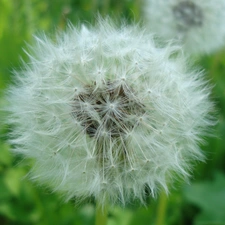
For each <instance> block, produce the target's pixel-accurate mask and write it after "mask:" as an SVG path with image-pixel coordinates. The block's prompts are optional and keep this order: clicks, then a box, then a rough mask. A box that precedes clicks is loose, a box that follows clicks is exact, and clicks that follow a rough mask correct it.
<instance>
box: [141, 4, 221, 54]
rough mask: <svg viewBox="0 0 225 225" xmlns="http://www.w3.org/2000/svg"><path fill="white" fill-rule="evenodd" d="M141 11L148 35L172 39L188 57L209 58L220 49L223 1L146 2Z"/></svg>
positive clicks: (166, 39)
mask: <svg viewBox="0 0 225 225" xmlns="http://www.w3.org/2000/svg"><path fill="white" fill-rule="evenodd" d="M143 10H144V15H145V22H146V25H147V27H148V29H149V31H150V32H154V33H156V34H157V35H159V36H160V37H161V38H162V39H163V40H165V41H168V40H171V39H175V40H176V41H178V43H180V44H182V45H183V47H184V49H185V52H186V53H188V54H197V55H200V54H210V53H213V52H215V51H217V50H219V49H220V48H222V47H223V46H224V38H225V28H224V26H223V21H224V19H225V2H224V1H223V0H220V1H218V2H215V1H213V0H197V1H193V0H146V1H145V4H144V7H143Z"/></svg>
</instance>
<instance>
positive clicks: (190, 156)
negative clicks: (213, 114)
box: [7, 20, 212, 204]
mask: <svg viewBox="0 0 225 225" xmlns="http://www.w3.org/2000/svg"><path fill="white" fill-rule="evenodd" d="M179 51H180V49H179V47H177V46H172V45H169V46H167V47H165V48H159V47H156V44H155V42H154V37H153V36H152V35H150V34H148V33H146V32H145V31H143V29H141V28H140V27H138V26H122V27H120V28H117V27H116V26H115V25H113V23H112V22H111V21H110V20H105V21H104V20H99V22H98V24H97V25H96V26H93V27H89V28H87V27H84V26H82V27H80V28H75V27H73V26H72V25H70V27H69V29H68V30H67V31H65V32H63V33H61V34H59V35H58V36H57V38H56V41H55V42H53V41H51V40H50V39H49V38H48V37H46V36H45V35H42V36H41V37H36V45H35V46H34V47H33V48H32V54H29V57H30V62H29V64H25V65H24V70H23V71H20V72H15V78H16V84H15V85H13V86H12V87H11V88H10V90H9V91H8V100H9V104H10V105H9V108H8V111H9V112H10V116H9V117H8V119H7V122H8V123H9V124H11V125H12V126H13V129H12V132H11V135H10V141H11V143H12V144H13V146H14V152H16V153H18V154H22V155H23V156H24V157H28V158H33V159H35V161H36V163H35V166H34V167H33V169H32V171H31V176H32V178H33V179H34V180H37V181H38V182H40V183H43V184H45V185H48V186H50V187H51V188H52V189H53V190H54V191H60V192H61V193H64V196H65V198H66V199H71V198H74V197H76V198H77V199H85V198H88V197H94V198H95V199H97V200H99V201H102V203H103V204H104V199H106V198H107V199H108V200H109V201H110V202H113V203H115V202H120V203H122V204H126V203H127V202H129V201H130V200H132V199H138V200H139V201H140V202H142V203H144V202H145V199H146V193H147V192H146V189H148V193H150V194H151V196H153V197H155V196H156V195H157V192H158V190H160V189H165V190H166V191H167V192H168V185H170V184H171V183H172V182H173V181H174V180H175V179H177V177H178V176H179V177H182V178H187V177H188V176H189V174H190V172H191V168H192V166H191V165H192V164H193V162H194V161H196V160H203V158H204V156H203V154H202V153H201V150H200V149H199V147H198V144H199V143H200V142H201V141H202V136H203V135H204V134H205V133H206V132H205V131H208V126H209V125H211V124H212V122H211V118H210V116H209V112H210V111H211V109H212V103H211V102H210V100H209V94H210V88H209V87H208V86H207V83H206V82H205V81H204V80H203V79H202V74H201V72H199V71H189V70H188V69H187V65H186V60H185V58H184V57H183V55H182V54H181V53H179ZM174 53H176V54H174Z"/></svg>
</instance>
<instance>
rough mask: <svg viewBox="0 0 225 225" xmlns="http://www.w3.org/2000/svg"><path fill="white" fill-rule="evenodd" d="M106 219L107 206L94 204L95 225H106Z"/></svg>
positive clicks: (105, 204)
mask: <svg viewBox="0 0 225 225" xmlns="http://www.w3.org/2000/svg"><path fill="white" fill-rule="evenodd" d="M107 219H108V205H107V203H104V205H102V204H100V203H99V202H97V204H96V215H95V225H106V224H107Z"/></svg>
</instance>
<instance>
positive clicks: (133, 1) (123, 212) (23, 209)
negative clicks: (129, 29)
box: [0, 0, 225, 225]
mask: <svg viewBox="0 0 225 225" xmlns="http://www.w3.org/2000/svg"><path fill="white" fill-rule="evenodd" d="M142 1H143V0H122V1H121V0H113V1H110V0H64V1H63V0H57V1H54V2H53V1H51V0H45V1H44V0H23V1H21V0H18V1H16V0H0V52H1V54H0V108H1V107H2V106H3V105H4V104H5V102H4V98H3V97H2V96H3V95H2V92H3V91H4V89H5V88H6V87H7V85H9V84H10V83H11V82H12V81H13V77H12V76H13V75H12V73H11V71H12V69H19V67H20V65H21V59H20V57H21V58H22V59H23V60H25V61H26V60H27V57H26V55H25V53H24V51H23V49H26V48H27V45H26V43H28V44H32V35H33V34H36V33H38V32H41V31H46V32H47V33H53V32H54V31H55V30H56V29H57V30H63V29H65V27H66V23H67V21H71V22H72V23H73V24H78V23H94V21H95V19H96V16H97V14H98V13H100V14H101V15H103V16H105V15H110V16H112V17H113V18H114V19H116V20H117V21H118V20H120V19H125V20H127V22H128V23H129V22H132V21H136V22H137V21H139V19H140V18H141V5H142ZM196 64H197V65H200V67H202V68H203V69H205V73H206V76H207V78H208V79H210V81H211V83H212V84H213V85H214V88H213V96H212V97H213V99H214V100H215V104H216V109H217V114H218V119H219V122H218V125H217V126H216V128H215V130H214V133H215V137H211V138H208V139H207V143H208V144H207V145H206V146H203V149H204V151H205V153H206V155H207V158H208V159H207V162H206V163H205V164H204V163H200V164H198V165H197V166H196V169H195V172H194V176H193V177H194V179H195V180H194V181H191V185H188V186H187V185H185V186H184V187H182V186H181V185H180V187H179V186H178V187H177V190H172V192H171V194H170V196H169V197H168V201H167V211H166V220H165V224H166V225H192V224H193V225H212V224H213V225H223V224H225V188H224V187H225V163H224V162H225V141H224V140H225V77H224V76H225V74H224V72H225V51H223V50H221V51H220V52H218V53H215V54H214V55H212V56H205V57H203V58H201V59H199V60H198V62H196ZM2 118H4V115H3V112H1V111H0V224H1V225H14V224H15V225H20V224H21V225H25V224H29V225H32V224H37V225H50V224H57V225H67V224H68V225H69V224H74V225H81V224H85V225H86V224H87V225H93V224H94V213H95V206H94V203H92V202H90V203H86V204H83V205H80V206H76V204H75V203H76V202H75V203H74V202H69V203H64V202H63V201H62V200H61V199H60V197H59V195H57V194H53V193H50V191H48V190H46V189H43V188H42V187H38V186H37V185H34V184H33V183H32V182H30V181H29V179H27V178H26V174H27V173H28V171H29V165H30V162H29V161H28V160H21V159H20V158H19V157H15V156H12V155H11V153H10V151H9V150H10V146H9V145H8V144H7V142H6V141H5V139H6V133H7V127H6V126H5V125H3V121H2ZM149 201H150V202H149V205H148V206H147V207H135V206H134V205H133V206H132V205H131V206H129V207H127V208H120V207H112V208H110V212H109V222H108V224H109V225H118V224H119V225H135V224H140V225H148V224H149V225H150V224H154V222H155V219H156V218H155V217H156V214H157V203H158V202H157V200H152V199H150V200H149Z"/></svg>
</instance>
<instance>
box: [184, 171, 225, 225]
mask: <svg viewBox="0 0 225 225" xmlns="http://www.w3.org/2000/svg"><path fill="white" fill-rule="evenodd" d="M224 187H225V175H224V174H222V173H219V172H217V173H215V175H214V179H213V180H212V181H202V182H196V183H194V184H192V185H191V186H190V187H186V188H185V190H184V195H185V197H186V199H187V200H188V201H189V202H190V203H192V204H194V205H196V206H198V207H199V208H200V209H201V212H200V214H198V215H197V217H196V218H195V223H194V224H195V225H212V224H213V225H222V224H225V188H224Z"/></svg>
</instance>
